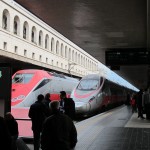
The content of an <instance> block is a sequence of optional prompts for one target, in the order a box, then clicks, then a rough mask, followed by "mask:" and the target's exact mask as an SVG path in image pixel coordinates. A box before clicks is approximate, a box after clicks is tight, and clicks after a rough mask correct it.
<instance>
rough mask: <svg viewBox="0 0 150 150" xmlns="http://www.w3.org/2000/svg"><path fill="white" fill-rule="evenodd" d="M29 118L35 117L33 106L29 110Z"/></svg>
mask: <svg viewBox="0 0 150 150" xmlns="http://www.w3.org/2000/svg"><path fill="white" fill-rule="evenodd" d="M28 116H29V118H32V117H33V108H32V106H31V107H30V109H29V113H28Z"/></svg>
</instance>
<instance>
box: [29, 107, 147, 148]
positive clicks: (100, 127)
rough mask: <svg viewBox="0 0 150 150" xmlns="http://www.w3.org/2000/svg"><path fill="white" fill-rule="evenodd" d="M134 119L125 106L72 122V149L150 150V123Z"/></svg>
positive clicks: (30, 145) (129, 109) (134, 114)
mask: <svg viewBox="0 0 150 150" xmlns="http://www.w3.org/2000/svg"><path fill="white" fill-rule="evenodd" d="M137 116H138V115H137V113H132V110H131V108H130V106H125V105H124V106H120V107H118V108H115V109H113V110H110V111H107V112H104V113H101V114H98V115H96V116H93V117H91V118H88V119H86V120H84V121H81V122H78V123H75V126H76V128H77V132H78V143H77V145H76V147H75V150H150V121H149V120H146V119H140V118H138V117H137ZM27 146H28V148H29V149H30V150H33V145H32V144H27Z"/></svg>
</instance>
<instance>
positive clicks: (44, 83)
mask: <svg viewBox="0 0 150 150" xmlns="http://www.w3.org/2000/svg"><path fill="white" fill-rule="evenodd" d="M48 82H50V79H44V80H43V81H42V82H41V83H40V84H39V85H38V86H37V87H36V88H35V89H34V91H36V90H37V89H39V88H41V87H42V86H44V85H46V84H47V83H48Z"/></svg>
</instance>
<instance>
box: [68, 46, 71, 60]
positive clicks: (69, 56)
mask: <svg viewBox="0 0 150 150" xmlns="http://www.w3.org/2000/svg"><path fill="white" fill-rule="evenodd" d="M68 60H71V49H70V48H69V55H68Z"/></svg>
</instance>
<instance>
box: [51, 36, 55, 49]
mask: <svg viewBox="0 0 150 150" xmlns="http://www.w3.org/2000/svg"><path fill="white" fill-rule="evenodd" d="M54 44H55V41H54V38H52V39H51V52H54Z"/></svg>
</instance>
